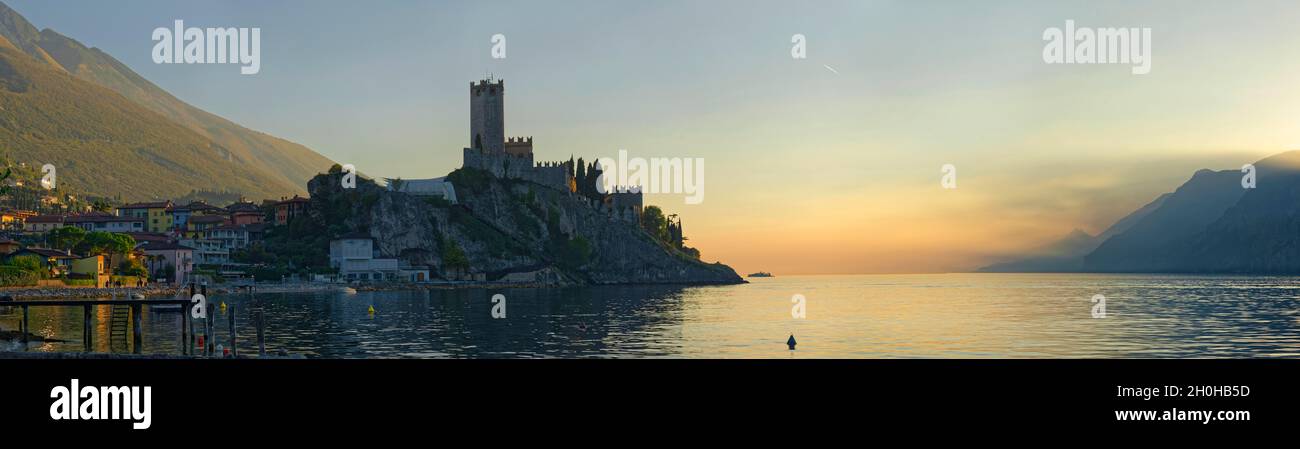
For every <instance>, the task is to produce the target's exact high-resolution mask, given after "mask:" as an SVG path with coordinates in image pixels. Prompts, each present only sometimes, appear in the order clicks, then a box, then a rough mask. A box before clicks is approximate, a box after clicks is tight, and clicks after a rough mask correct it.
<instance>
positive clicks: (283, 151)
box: [0, 2, 333, 198]
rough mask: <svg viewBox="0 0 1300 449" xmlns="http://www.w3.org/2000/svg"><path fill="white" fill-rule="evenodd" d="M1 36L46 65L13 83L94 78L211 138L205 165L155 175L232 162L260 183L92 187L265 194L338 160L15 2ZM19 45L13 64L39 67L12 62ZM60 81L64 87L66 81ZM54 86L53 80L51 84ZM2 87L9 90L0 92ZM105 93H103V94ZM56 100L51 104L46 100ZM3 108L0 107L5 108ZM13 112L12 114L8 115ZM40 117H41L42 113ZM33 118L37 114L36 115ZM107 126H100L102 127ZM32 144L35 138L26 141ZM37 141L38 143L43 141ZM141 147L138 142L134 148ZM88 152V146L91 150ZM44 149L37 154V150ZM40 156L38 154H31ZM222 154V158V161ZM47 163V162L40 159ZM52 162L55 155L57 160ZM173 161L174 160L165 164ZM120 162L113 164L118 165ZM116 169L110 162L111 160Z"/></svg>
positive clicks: (301, 185)
mask: <svg viewBox="0 0 1300 449" xmlns="http://www.w3.org/2000/svg"><path fill="white" fill-rule="evenodd" d="M0 37H2V38H3V40H4V43H0V49H4V48H8V49H10V50H16V51H17V52H21V53H22V54H24V55H25V56H27V57H29V58H30V59H31V60H32V61H34V62H36V63H38V64H39V65H42V66H44V68H45V69H47V70H48V73H45V72H46V70H42V71H41V72H42V73H41V74H23V76H17V75H15V76H11V77H10V78H12V79H11V81H12V82H16V81H14V80H16V79H18V78H23V77H26V78H33V77H35V78H41V77H46V76H51V75H50V74H52V73H60V74H66V76H70V77H71V78H74V79H76V80H79V81H83V82H87V83H91V84H95V85H97V86H101V87H104V88H107V89H110V90H112V91H113V92H116V93H117V94H120V97H122V98H124V99H126V100H127V101H130V102H134V103H136V104H138V105H140V106H143V107H145V108H147V109H149V110H151V111H153V112H155V113H157V114H159V115H161V116H162V117H164V118H165V119H166V120H169V121H172V122H174V123H176V124H178V125H180V126H182V127H184V128H186V129H188V130H189V131H192V132H193V133H195V134H197V135H198V136H200V137H201V138H202V139H203V140H206V141H207V144H208V145H209V146H210V150H209V151H208V152H207V153H206V154H205V155H204V156H203V157H204V158H206V159H210V160H211V164H199V165H195V166H184V167H180V166H177V167H169V168H168V169H165V170H163V171H161V172H158V173H157V174H156V176H159V177H167V176H179V177H181V178H185V177H186V173H184V172H193V171H201V170H210V169H212V167H208V166H207V165H218V166H219V165H226V164H233V165H234V166H236V167H238V170H242V171H245V172H246V173H245V174H240V175H239V176H237V177H247V178H249V179H251V180H253V181H254V182H253V186H255V188H253V189H251V190H249V189H248V186H238V185H234V184H236V183H226V182H221V180H222V179H220V178H219V179H217V181H218V182H217V183H215V184H192V185H188V186H186V187H185V188H184V189H183V190H179V191H172V190H171V189H169V188H165V187H166V185H167V184H168V183H164V186H159V187H158V188H150V189H145V190H126V189H123V188H116V187H114V184H107V183H95V182H93V181H90V180H87V182H86V184H87V186H86V187H89V188H93V189H94V190H93V191H91V192H90V193H98V194H115V193H121V194H123V196H124V197H127V198H138V197H141V196H179V195H183V194H185V193H186V192H189V191H190V190H191V189H195V188H200V189H210V190H220V189H235V188H240V189H245V190H243V191H244V192H245V193H247V194H249V195H260V196H263V197H276V196H281V195H285V194H288V193H295V192H297V193H302V192H305V191H306V182H307V180H308V179H310V178H311V177H312V176H314V175H315V174H316V173H318V172H320V171H323V170H325V169H326V168H328V167H329V166H330V165H332V164H333V162H331V161H330V160H329V159H327V158H325V157H324V156H321V155H320V154H317V153H315V152H313V151H312V150H310V149H308V148H306V147H304V146H302V145H299V144H296V143H293V142H289V141H287V140H284V139H280V138H277V137H274V136H270V135H267V134H264V133H261V132H257V131H253V130H250V129H248V128H245V127H243V126H240V125H238V124H235V123H233V122H231V121H229V120H226V119H224V118H221V117H219V116H216V115H213V114H211V113H208V112H206V111H203V110H201V109H199V108H196V107H194V106H191V105H189V104H187V103H185V102H183V101H181V100H179V99H177V98H176V97H174V96H172V95H171V94H169V93H167V92H166V91H164V90H162V89H161V88H159V87H158V86H156V85H154V84H153V83H151V82H149V80H147V79H145V78H144V77H141V76H140V75H139V74H137V73H135V72H134V71H132V70H131V69H130V68H129V67H127V66H126V65H125V64H122V63H121V62H119V61H118V60H116V59H114V58H113V57H112V56H110V55H108V54H107V53H104V52H103V51H100V50H99V49H97V48H87V47H86V46H85V45H82V44H81V43H80V42H77V41H76V40H74V39H71V38H68V37H66V36H63V35H62V34H59V33H57V32H55V31H53V30H50V29H45V30H42V31H37V29H36V27H35V26H33V25H32V24H31V23H30V22H28V21H27V20H26V19H25V18H23V17H22V15H20V14H18V12H16V11H14V10H13V9H11V8H9V7H8V6H7V5H5V4H4V3H3V2H0ZM14 53H15V52H9V53H6V54H5V55H4V58H7V59H8V60H10V63H9V64H8V66H9V67H11V70H16V69H15V67H23V68H24V69H23V70H24V71H26V72H34V71H35V69H31V68H28V65H27V64H21V63H14V62H12V61H13V60H14V59H15V58H17V57H18V55H16V54H14ZM57 85H59V86H62V85H63V84H62V83H58V84H57ZM48 87H50V88H52V87H55V84H51V85H49V86H48ZM0 92H4V91H0ZM8 92H9V93H10V94H15V95H17V96H18V97H19V98H14V99H11V100H10V101H23V99H22V98H21V96H22V94H21V93H19V92H14V91H13V89H8ZM46 93H47V94H49V95H47V96H46V97H45V98H44V99H45V100H49V101H55V100H57V101H71V102H73V104H77V103H78V102H83V101H84V102H88V103H96V102H100V100H103V101H104V102H110V103H111V102H114V101H117V99H114V98H106V97H105V98H95V99H88V98H79V97H68V96H66V95H57V93H54V92H46ZM101 97H104V96H103V95H101ZM42 106H51V105H48V104H47V105H42ZM43 110H44V109H43V108H36V111H34V112H35V113H37V114H41V113H43V112H42V111H43ZM4 112H5V111H0V113H4ZM6 115H10V116H11V115H12V114H6ZM36 117H39V115H38V116H36ZM36 117H34V118H36ZM10 119H11V121H18V120H21V119H20V118H15V117H10ZM68 125H70V126H74V127H75V126H76V123H68ZM102 131H103V130H101V132H102ZM114 132H115V133H117V132H121V133H128V132H131V130H129V129H120V130H114ZM102 137H103V139H104V140H107V141H116V140H125V139H126V138H127V137H126V136H123V135H119V134H114V133H109V134H106V135H103V136H102ZM28 143H29V144H32V142H28ZM61 143H62V144H65V145H72V146H75V142H73V141H72V140H71V139H64V140H63V141H62V142H61ZM34 144H36V145H39V144H40V142H35V143H34ZM16 146H17V147H18V148H15V150H17V152H18V153H19V154H18V156H20V157H26V158H27V159H31V157H30V156H32V154H31V153H32V150H31V149H27V150H24V145H16ZM132 150H134V151H138V150H139V149H132ZM88 151H89V149H88ZM150 151H153V152H156V153H158V155H159V156H161V157H163V158H166V157H167V155H168V153H169V152H170V151H172V149H171V148H153V149H150ZM37 154H39V153H37ZM119 156H123V157H126V158H127V159H124V160H122V161H121V164H131V163H135V161H133V160H132V159H130V156H129V155H128V154H120V155H119ZM33 160H34V159H33ZM222 161H224V162H222ZM42 162H47V161H42ZM51 162H52V161H51ZM162 165H168V164H162ZM115 166H116V165H114V167H115ZM106 168H112V167H106Z"/></svg>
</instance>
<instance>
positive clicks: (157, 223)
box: [117, 201, 174, 232]
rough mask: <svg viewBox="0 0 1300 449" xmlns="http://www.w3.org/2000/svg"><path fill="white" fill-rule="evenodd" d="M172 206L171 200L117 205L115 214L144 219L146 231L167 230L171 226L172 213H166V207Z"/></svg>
mask: <svg viewBox="0 0 1300 449" xmlns="http://www.w3.org/2000/svg"><path fill="white" fill-rule="evenodd" d="M173 207H174V205H173V204H172V202H171V201H157V202H149V203H133V204H127V205H124V206H119V207H118V208H117V215H118V216H119V217H134V218H143V219H145V230H146V231H148V232H167V231H169V230H171V229H172V227H173V221H172V220H173V218H172V215H171V214H170V213H168V209H171V208H173Z"/></svg>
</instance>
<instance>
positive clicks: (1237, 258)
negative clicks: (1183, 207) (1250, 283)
mask: <svg viewBox="0 0 1300 449" xmlns="http://www.w3.org/2000/svg"><path fill="white" fill-rule="evenodd" d="M1255 167H1256V170H1257V171H1256V173H1257V180H1256V181H1257V182H1256V188H1254V189H1241V186H1240V178H1241V174H1240V173H1236V175H1235V176H1236V178H1237V179H1238V182H1237V184H1236V185H1234V187H1236V188H1237V189H1238V190H1244V191H1245V194H1244V195H1242V196H1241V199H1240V200H1239V201H1237V202H1236V203H1235V204H1234V205H1232V206H1231V207H1230V208H1228V209H1227V210H1226V211H1224V213H1223V214H1222V215H1221V216H1219V217H1217V218H1216V219H1215V220H1214V221H1213V222H1211V223H1209V224H1208V225H1207V226H1206V227H1205V229H1204V230H1203V231H1202V232H1199V233H1197V234H1195V235H1193V236H1190V237H1189V238H1185V239H1178V240H1175V241H1173V242H1171V243H1170V244H1169V245H1167V246H1166V247H1162V248H1160V251H1161V253H1162V255H1163V256H1164V257H1163V258H1157V259H1156V260H1155V262H1154V263H1152V264H1151V265H1148V266H1143V267H1140V268H1142V269H1144V271H1174V272H1213V273H1251V274H1295V273H1300V151H1291V152H1287V153H1282V154H1279V155H1275V156H1271V157H1268V158H1265V159H1263V160H1261V161H1259V162H1256V163H1255Z"/></svg>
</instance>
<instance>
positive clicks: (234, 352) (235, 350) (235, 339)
mask: <svg viewBox="0 0 1300 449" xmlns="http://www.w3.org/2000/svg"><path fill="white" fill-rule="evenodd" d="M228 309H229V310H227V314H228V315H229V316H230V355H231V356H232V357H239V333H237V332H235V305H234V304H231V305H230V307H228Z"/></svg>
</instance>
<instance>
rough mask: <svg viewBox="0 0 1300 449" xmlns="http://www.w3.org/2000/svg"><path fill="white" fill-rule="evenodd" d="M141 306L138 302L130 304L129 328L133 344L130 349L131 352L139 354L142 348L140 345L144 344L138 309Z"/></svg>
mask: <svg viewBox="0 0 1300 449" xmlns="http://www.w3.org/2000/svg"><path fill="white" fill-rule="evenodd" d="M141 308H142V306H141V305H139V304H132V305H131V327H132V328H133V329H131V343H132V345H133V346H135V347H134V348H132V349H131V353H132V354H140V353H141V351H142V350H143V349H144V348H143V347H142V346H144V334H143V333H142V331H141V330H140V309H141Z"/></svg>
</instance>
